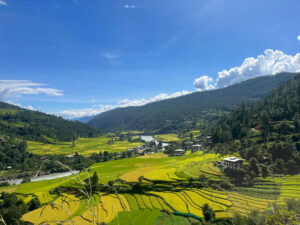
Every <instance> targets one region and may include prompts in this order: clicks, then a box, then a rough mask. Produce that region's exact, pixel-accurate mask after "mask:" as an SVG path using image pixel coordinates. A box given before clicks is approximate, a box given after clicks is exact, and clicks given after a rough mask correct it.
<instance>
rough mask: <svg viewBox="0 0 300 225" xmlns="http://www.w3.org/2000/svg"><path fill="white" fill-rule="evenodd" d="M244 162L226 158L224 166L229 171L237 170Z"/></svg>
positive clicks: (234, 158)
mask: <svg viewBox="0 0 300 225" xmlns="http://www.w3.org/2000/svg"><path fill="white" fill-rule="evenodd" d="M243 163H244V160H242V159H240V158H237V157H227V158H225V159H224V166H225V167H226V168H230V169H238V168H242V167H243Z"/></svg>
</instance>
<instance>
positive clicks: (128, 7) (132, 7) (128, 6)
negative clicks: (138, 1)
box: [124, 5, 137, 9]
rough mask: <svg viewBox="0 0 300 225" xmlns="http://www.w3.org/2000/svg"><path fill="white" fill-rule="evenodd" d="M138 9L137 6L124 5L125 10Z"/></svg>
mask: <svg viewBox="0 0 300 225" xmlns="http://www.w3.org/2000/svg"><path fill="white" fill-rule="evenodd" d="M136 7H137V6H136V5H124V8H126V9H134V8H136Z"/></svg>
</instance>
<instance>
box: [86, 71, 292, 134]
mask: <svg viewBox="0 0 300 225" xmlns="http://www.w3.org/2000/svg"><path fill="white" fill-rule="evenodd" d="M293 76H295V74H293V73H280V74H277V75H274V76H262V77H258V78H254V79H250V80H247V81H243V82H241V83H238V84H234V85H231V86H229V87H226V88H223V89H217V90H211V91H205V92H194V93H192V94H188V95H185V96H181V97H177V98H172V99H167V100H162V101H158V102H154V103H150V104H147V105H143V106H138V107H126V108H120V109H115V110H111V111H107V112H104V113H101V114H99V115H98V116H96V117H95V118H92V119H91V120H90V121H89V122H88V124H90V125H92V126H94V127H97V128H99V129H102V130H105V131H117V130H143V131H146V132H153V131H155V132H158V133H159V132H162V133H163V132H173V131H176V130H178V129H183V128H184V127H191V126H192V127H193V126H197V125H201V123H202V122H203V119H204V118H205V121H206V122H207V121H211V120H215V119H217V118H218V117H219V116H220V115H221V114H222V113H221V114H220V112H222V111H223V112H227V111H229V110H231V109H232V108H233V107H235V106H238V105H239V104H240V103H242V102H255V101H257V100H259V99H261V98H263V97H265V96H266V95H267V94H268V93H270V91H271V90H273V89H274V88H276V87H278V86H279V85H281V84H282V83H284V82H285V81H287V80H288V79H290V78H292V77H293ZM85 119H87V118H85Z"/></svg>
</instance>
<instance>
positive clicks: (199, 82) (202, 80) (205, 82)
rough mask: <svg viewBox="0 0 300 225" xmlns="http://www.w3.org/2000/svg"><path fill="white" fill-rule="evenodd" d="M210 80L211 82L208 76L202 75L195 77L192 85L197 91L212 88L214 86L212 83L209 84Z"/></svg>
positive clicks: (211, 80)
mask: <svg viewBox="0 0 300 225" xmlns="http://www.w3.org/2000/svg"><path fill="white" fill-rule="evenodd" d="M211 82H213V79H212V78H211V77H209V76H206V75H203V76H201V77H199V78H197V79H196V80H195V81H194V83H193V84H194V87H195V88H197V90H198V91H205V90H211V89H213V88H214V86H213V85H212V84H210V83H211Z"/></svg>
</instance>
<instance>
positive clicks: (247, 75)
mask: <svg viewBox="0 0 300 225" xmlns="http://www.w3.org/2000/svg"><path fill="white" fill-rule="evenodd" d="M280 72H300V53H297V54H296V55H294V56H292V55H287V54H285V53H284V52H282V51H279V50H272V49H267V50H265V52H264V54H263V55H259V56H257V57H256V58H253V57H250V58H246V59H245V60H244V62H243V63H242V64H241V65H240V66H238V67H233V68H231V69H229V70H223V71H221V72H218V78H217V80H216V82H215V84H214V85H209V89H212V88H223V87H227V86H229V85H232V84H236V83H239V82H241V81H244V80H248V79H251V78H254V77H259V76H264V75H275V74H277V73H280ZM203 77H204V76H203ZM203 77H202V80H201V79H200V78H201V77H200V78H198V79H196V80H195V81H194V85H195V84H196V85H195V87H196V88H198V87H197V84H198V83H200V84H202V87H207V85H206V84H207V83H205V82H206V81H210V82H211V81H212V80H211V79H212V78H211V77H205V78H203ZM200 89H201V88H200Z"/></svg>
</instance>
